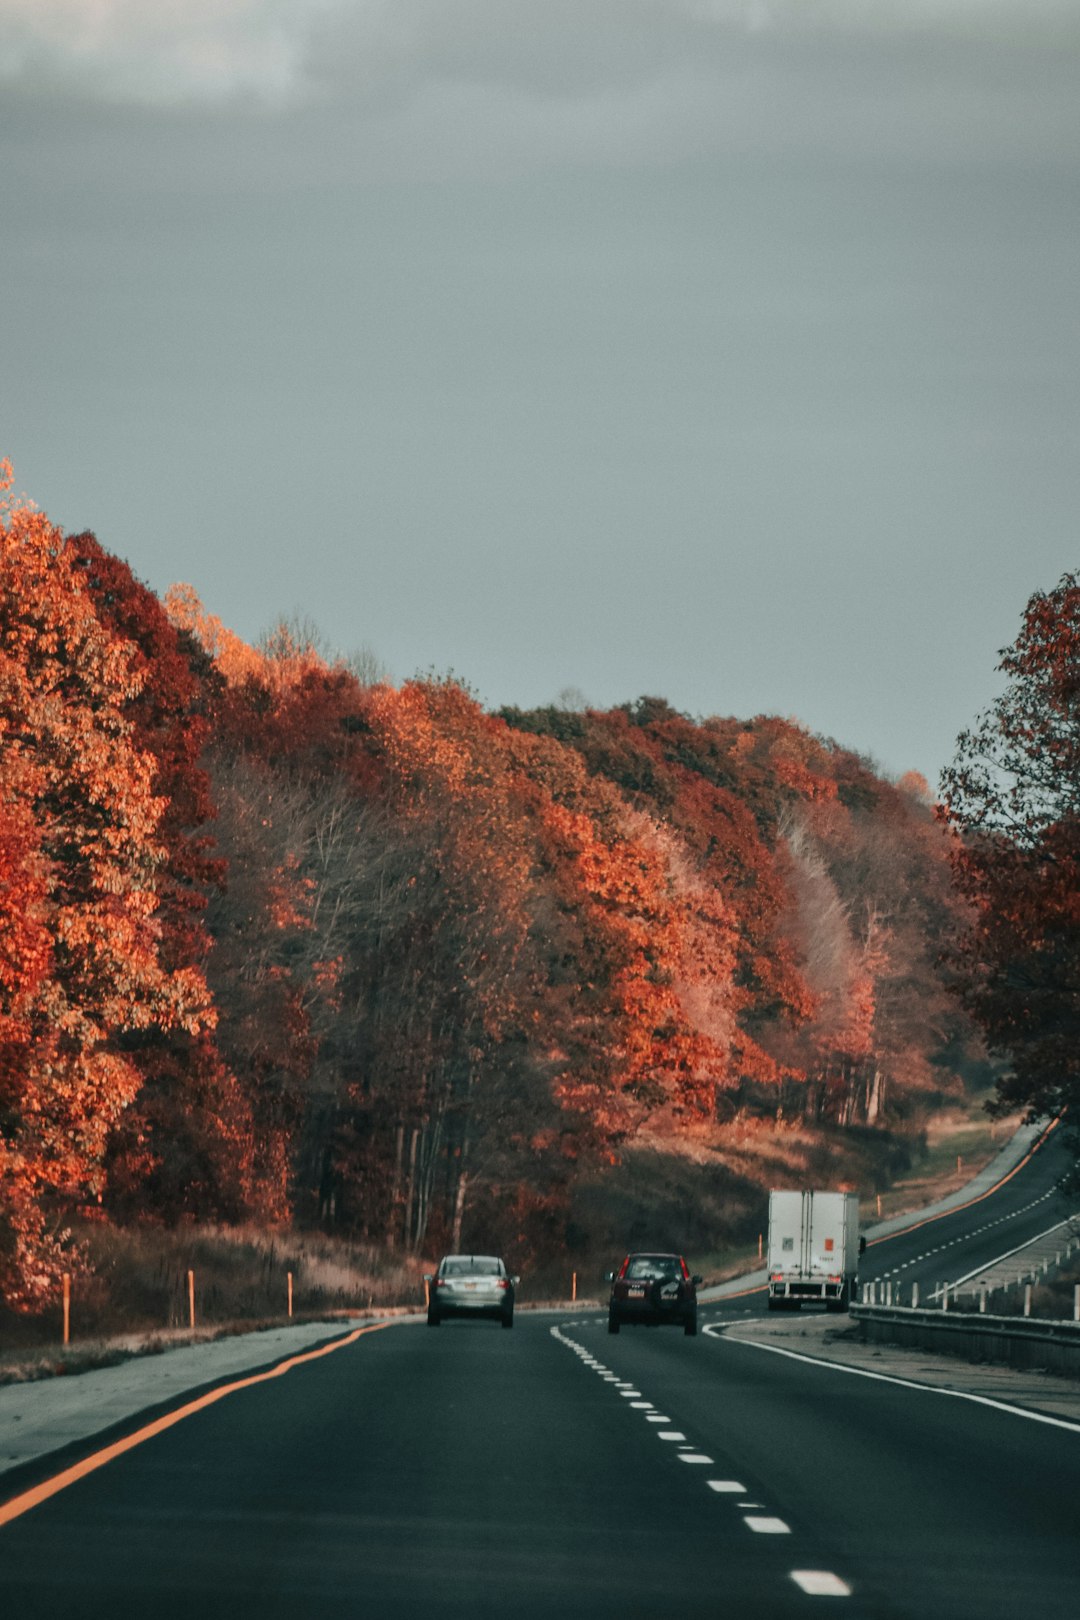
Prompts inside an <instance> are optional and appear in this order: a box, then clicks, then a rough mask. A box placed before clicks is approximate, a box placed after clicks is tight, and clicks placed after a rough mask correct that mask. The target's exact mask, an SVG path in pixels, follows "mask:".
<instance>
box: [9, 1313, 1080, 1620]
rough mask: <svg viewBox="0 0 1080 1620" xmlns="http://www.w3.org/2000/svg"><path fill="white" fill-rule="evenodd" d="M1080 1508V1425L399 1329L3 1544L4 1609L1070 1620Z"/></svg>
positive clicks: (242, 1395)
mask: <svg viewBox="0 0 1080 1620" xmlns="http://www.w3.org/2000/svg"><path fill="white" fill-rule="evenodd" d="M1078 1503H1080V1427H1078V1426H1073V1425H1054V1424H1050V1423H1046V1422H1037V1421H1034V1420H1033V1419H1032V1418H1030V1417H1025V1416H1023V1415H1020V1414H1018V1413H1017V1414H1014V1413H1010V1412H1002V1411H998V1410H996V1409H994V1408H991V1407H984V1406H981V1405H978V1404H975V1403H971V1402H961V1401H959V1400H956V1399H950V1398H946V1397H942V1396H941V1395H938V1394H935V1393H932V1392H929V1391H924V1390H917V1389H911V1388H906V1387H904V1386H902V1385H899V1384H891V1383H886V1382H879V1381H876V1380H866V1379H859V1378H854V1377H851V1376H847V1375H845V1374H843V1373H842V1372H840V1371H838V1370H837V1369H835V1368H828V1367H820V1366H814V1365H809V1364H806V1363H804V1362H800V1361H794V1360H789V1359H787V1358H783V1357H779V1356H772V1355H764V1354H762V1353H760V1352H759V1351H755V1350H754V1349H753V1348H752V1347H750V1346H747V1345H742V1344H737V1343H734V1342H732V1341H730V1340H727V1339H725V1338H723V1337H713V1336H712V1335H711V1334H704V1333H703V1334H701V1335H699V1336H698V1338H696V1339H686V1338H685V1337H684V1336H683V1335H682V1334H681V1333H680V1332H677V1331H675V1330H672V1329H657V1330H649V1329H645V1328H640V1329H635V1330H628V1331H627V1332H625V1333H623V1334H620V1335H619V1336H618V1338H612V1337H610V1336H609V1335H608V1334H607V1332H606V1331H605V1326H604V1323H603V1319H602V1318H600V1317H597V1316H595V1315H593V1316H591V1317H587V1318H579V1319H571V1321H569V1322H566V1323H562V1322H560V1321H558V1320H557V1319H553V1318H546V1317H541V1316H533V1317H527V1316H522V1317H520V1318H519V1321H518V1325H517V1326H516V1327H515V1329H514V1332H513V1333H512V1334H509V1333H505V1332H503V1331H502V1330H501V1329H500V1328H499V1327H498V1325H497V1324H492V1323H486V1322H477V1323H472V1322H465V1321H462V1322H451V1323H447V1324H445V1325H444V1326H443V1327H442V1328H440V1330H439V1331H438V1332H437V1333H432V1332H429V1331H428V1330H427V1329H426V1328H425V1327H423V1326H422V1325H414V1324H402V1325H395V1326H392V1327H389V1328H387V1329H385V1330H382V1331H377V1332H370V1333H367V1334H366V1335H365V1336H363V1337H362V1338H360V1339H358V1340H357V1341H356V1342H355V1343H353V1344H350V1345H348V1346H346V1347H345V1348H342V1349H340V1350H337V1351H335V1352H334V1353H332V1354H330V1355H327V1356H323V1357H322V1358H320V1359H317V1360H313V1361H311V1362H309V1363H305V1364H303V1365H300V1366H297V1367H295V1368H294V1369H293V1370H292V1371H290V1372H289V1373H287V1374H286V1375H285V1376H284V1377H282V1378H279V1379H275V1380H272V1381H268V1382H264V1383H260V1384H256V1385H254V1386H252V1387H249V1388H246V1389H242V1390H239V1391H237V1392H235V1393H233V1394H230V1395H228V1396H226V1397H225V1398H223V1399H221V1400H220V1401H218V1402H217V1403H216V1404H215V1405H213V1406H211V1407H208V1408H207V1409H205V1410H203V1411H200V1412H197V1413H195V1414H194V1415H192V1416H190V1417H188V1418H186V1419H184V1420H183V1421H181V1422H179V1423H177V1424H176V1425H175V1426H174V1427H172V1428H171V1429H169V1430H168V1431H167V1432H165V1433H162V1434H158V1435H156V1436H154V1437H152V1438H150V1439H148V1440H147V1441H146V1442H145V1443H143V1444H139V1445H136V1446H135V1447H134V1448H133V1449H131V1450H130V1451H128V1452H127V1453H126V1454H125V1455H123V1456H120V1457H119V1458H117V1459H116V1460H114V1461H111V1462H109V1463H108V1464H107V1465H106V1466H104V1467H102V1468H100V1469H98V1470H96V1471H95V1472H93V1473H91V1474H89V1475H87V1477H85V1478H83V1479H81V1480H79V1481H77V1482H76V1483H74V1484H72V1485H70V1486H69V1487H68V1488H66V1489H64V1490H61V1491H59V1492H58V1493H57V1494H56V1495H54V1496H53V1497H51V1498H50V1499H48V1500H46V1501H44V1502H42V1503H41V1504H40V1505H38V1506H35V1507H32V1508H30V1509H29V1511H27V1512H25V1513H23V1514H21V1515H20V1516H19V1517H17V1518H14V1519H13V1520H12V1521H11V1522H10V1523H8V1524H6V1525H4V1526H3V1527H2V1528H0V1612H3V1613H4V1614H10V1615H12V1616H19V1617H20V1620H29V1617H31V1616H33V1617H39V1616H40V1617H46V1616H48V1617H58V1616H75V1615H79V1616H82V1617H94V1616H98V1615H101V1616H110V1617H121V1616H128V1615H132V1616H134V1615H140V1616H151V1615H153V1616H162V1615H165V1616H174V1615H177V1616H178V1615H193V1616H196V1617H205V1616H218V1615H226V1614H228V1615H231V1616H236V1615H244V1616H246V1615H252V1616H268V1617H269V1616H285V1615H288V1616H311V1615H318V1614H322V1613H332V1614H335V1615H347V1616H354V1615H355V1616H396V1615H400V1616H413V1615H435V1616H442V1615H446V1616H465V1615H478V1616H486V1615H500V1616H501V1615H504V1614H508V1615H512V1616H515V1617H520V1620H526V1617H528V1620H532V1617H540V1616H544V1617H545V1620H547V1617H550V1616H552V1615H556V1616H565V1617H570V1616H586V1615H588V1616H608V1615H611V1616H614V1615H619V1616H627V1615H630V1616H656V1615H668V1614H680V1615H681V1614H687V1615H702V1616H706V1615H709V1616H712V1615H725V1616H755V1617H756V1616H764V1617H771V1616H790V1615H805V1614H807V1613H825V1614H829V1613H843V1614H845V1615H847V1614H850V1615H852V1616H855V1615H858V1616H882V1617H884V1616H919V1617H925V1616H938V1615H942V1616H946V1615H947V1616H950V1617H964V1616H971V1617H972V1620H974V1617H976V1616H977V1617H978V1620H996V1617H999V1616H1000V1617H1001V1620H1006V1617H1008V1620H1016V1617H1017V1616H1019V1615H1022V1616H1028V1615H1038V1616H1040V1617H1044V1620H1051V1617H1057V1616H1060V1617H1062V1620H1065V1617H1066V1616H1067V1617H1068V1620H1075V1617H1076V1615H1077V1614H1080V1557H1078V1552H1077V1535H1076V1533H1077V1528H1078V1524H1077V1517H1078V1507H1077V1504H1078ZM819 1589H821V1590H819Z"/></svg>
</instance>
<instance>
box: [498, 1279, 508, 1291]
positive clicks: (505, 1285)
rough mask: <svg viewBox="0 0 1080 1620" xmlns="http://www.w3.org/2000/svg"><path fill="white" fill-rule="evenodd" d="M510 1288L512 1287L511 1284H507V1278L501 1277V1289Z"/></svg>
mask: <svg viewBox="0 0 1080 1620" xmlns="http://www.w3.org/2000/svg"><path fill="white" fill-rule="evenodd" d="M509 1286H510V1284H509V1283H508V1282H507V1280H506V1278H505V1277H500V1278H499V1287H500V1288H509Z"/></svg>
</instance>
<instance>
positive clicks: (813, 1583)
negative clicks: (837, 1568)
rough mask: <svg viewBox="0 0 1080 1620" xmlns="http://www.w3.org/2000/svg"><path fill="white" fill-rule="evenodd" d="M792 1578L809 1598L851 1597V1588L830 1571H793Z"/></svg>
mask: <svg viewBox="0 0 1080 1620" xmlns="http://www.w3.org/2000/svg"><path fill="white" fill-rule="evenodd" d="M791 1578H792V1580H793V1581H794V1582H795V1585H796V1586H801V1587H802V1589H803V1591H804V1592H805V1593H807V1595H808V1596H809V1597H850V1596H851V1587H850V1586H848V1584H847V1582H846V1581H842V1580H841V1579H840V1577H839V1575H834V1574H833V1573H832V1571H831V1570H828V1569H793V1570H792V1572H791Z"/></svg>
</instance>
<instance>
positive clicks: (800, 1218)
mask: <svg viewBox="0 0 1080 1620" xmlns="http://www.w3.org/2000/svg"><path fill="white" fill-rule="evenodd" d="M863 1247H865V1244H861V1243H860V1240H859V1200H858V1198H857V1197H856V1195H855V1194H854V1193H839V1192H782V1191H779V1190H775V1191H773V1192H771V1193H770V1194H769V1309H770V1311H781V1310H792V1311H797V1310H798V1309H799V1307H800V1305H802V1304H803V1302H804V1301H805V1300H809V1301H811V1302H813V1303H821V1304H823V1305H824V1306H825V1309H826V1310H829V1311H846V1310H847V1308H848V1305H849V1304H850V1302H851V1300H852V1299H853V1298H854V1295H855V1273H856V1271H857V1270H858V1265H859V1255H860V1253H861V1252H862V1249H863Z"/></svg>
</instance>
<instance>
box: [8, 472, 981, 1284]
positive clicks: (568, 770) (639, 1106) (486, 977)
mask: <svg viewBox="0 0 1080 1620" xmlns="http://www.w3.org/2000/svg"><path fill="white" fill-rule="evenodd" d="M5 487H6V488H10V470H8V477H7V482H6V485H5ZM0 543H2V550H0V736H2V753H0V1197H2V1212H0V1284H2V1289H3V1294H4V1297H5V1299H6V1300H7V1301H8V1303H9V1304H15V1305H17V1306H19V1307H21V1308H24V1309H34V1308H36V1306H37V1305H38V1304H39V1303H40V1302H41V1301H42V1300H43V1299H44V1298H45V1297H46V1296H47V1294H48V1293H49V1291H50V1290H51V1289H52V1287H53V1285H54V1282H55V1278H56V1275H57V1273H58V1271H59V1270H61V1269H64V1268H69V1267H70V1265H71V1254H70V1243H69V1232H68V1223H69V1221H70V1220H71V1219H72V1218H73V1217H74V1216H75V1215H77V1214H81V1215H82V1216H84V1217H85V1215H86V1214H87V1212H92V1213H94V1214H95V1215H97V1216H98V1217H99V1218H101V1219H106V1220H111V1221H115V1222H130V1221H134V1220H143V1221H145V1220H155V1221H160V1222H163V1223H174V1222H176V1221H178V1220H182V1219H192V1220H196V1221H202V1220H211V1219H213V1220H224V1221H227V1222H239V1221H247V1220H255V1221H258V1222H260V1223H263V1224H266V1225H284V1224H288V1223H299V1224H300V1225H309V1226H315V1225H319V1226H321V1227H323V1228H324V1229H327V1230H337V1231H340V1232H342V1233H347V1234H350V1235H359V1236H364V1237H366V1238H368V1239H370V1240H373V1241H376V1242H378V1243H381V1244H384V1245H386V1246H387V1247H390V1248H396V1249H398V1250H399V1251H402V1252H406V1251H415V1252H419V1251H421V1250H422V1251H424V1252H432V1251H433V1250H435V1249H437V1248H439V1247H441V1246H443V1245H450V1244H457V1243H458V1242H459V1241H461V1240H462V1239H464V1240H466V1241H468V1240H469V1239H470V1236H471V1234H478V1235H479V1234H481V1233H482V1234H484V1241H485V1243H486V1244H487V1243H491V1242H498V1243H500V1244H502V1245H503V1246H504V1247H507V1248H512V1249H513V1250H514V1252H515V1253H516V1254H517V1255H518V1256H519V1257H521V1258H522V1259H526V1258H530V1257H542V1256H543V1255H545V1254H550V1253H552V1252H557V1250H558V1248H559V1246H560V1244H561V1243H562V1242H563V1241H564V1237H565V1224H566V1220H567V1212H568V1209H569V1202H570V1197H571V1192H572V1189H573V1186H574V1184H575V1181H576V1179H577V1178H579V1177H581V1176H582V1175H583V1174H585V1173H588V1174H590V1175H594V1174H595V1173H596V1172H597V1169H598V1167H602V1166H604V1165H614V1164H616V1163H617V1162H618V1161H619V1160H620V1158H622V1157H623V1156H624V1155H625V1154H626V1153H627V1152H628V1151H631V1150H632V1148H633V1144H634V1143H635V1141H636V1140H638V1139H639V1138H640V1137H641V1135H642V1133H644V1132H648V1133H649V1136H650V1139H651V1140H655V1139H656V1138H657V1136H660V1137H664V1136H667V1137H670V1138H672V1139H677V1138H678V1137H679V1135H680V1132H686V1131H687V1130H688V1129H690V1128H691V1127H692V1126H694V1125H695V1124H696V1123H698V1122H702V1121H710V1122H714V1123H715V1125H716V1127H717V1129H718V1130H720V1131H721V1132H722V1130H723V1128H724V1126H725V1123H726V1122H728V1121H730V1120H732V1119H734V1118H735V1117H736V1116H740V1117H745V1116H746V1115H747V1114H748V1113H750V1114H753V1115H756V1116H758V1117H759V1118H761V1119H763V1120H765V1121H767V1122H769V1123H770V1128H774V1129H776V1130H781V1129H783V1128H784V1126H785V1125H786V1123H787V1122H788V1121H790V1120H792V1119H793V1118H794V1119H801V1120H807V1121H828V1122H831V1123H832V1124H834V1125H840V1126H850V1125H861V1126H867V1125H869V1126H880V1125H883V1124H885V1123H886V1122H889V1123H890V1124H891V1125H893V1126H894V1127H895V1126H897V1125H898V1124H899V1125H901V1126H903V1125H904V1124H906V1125H907V1126H909V1127H910V1128H915V1127H916V1126H917V1124H918V1122H919V1120H920V1118H921V1117H922V1116H923V1115H924V1114H925V1112H926V1111H927V1110H929V1109H931V1108H932V1107H933V1106H934V1105H935V1104H937V1103H939V1102H940V1100H941V1099H942V1098H943V1097H945V1096H948V1095H950V1094H955V1093H956V1091H957V1090H958V1089H959V1088H960V1087H961V1085H962V1084H963V1080H964V1077H965V1074H970V1073H971V1072H973V1070H974V1067H975V1066H976V1065H977V1064H978V1061H979V1055H978V1048H977V1046H976V1044H975V1042H974V1038H973V1036H972V1033H971V1028H970V1026H969V1024H968V1023H967V1021H966V1015H965V1014H964V1013H963V1011H962V1010H961V1008H960V1005H959V1003H958V1002H957V1001H955V1000H954V999H952V998H951V997H950V996H949V995H948V994H947V990H946V986H945V984H944V981H943V976H942V969H941V968H940V966H939V965H938V953H939V948H940V944H941V941H942V939H943V937H945V936H946V935H947V934H948V932H949V930H950V928H951V926H952V923H953V921H954V919H955V918H956V916H957V908H958V905H959V902H958V901H957V899H956V898H955V896H954V894H953V891H952V890H951V888H950V882H949V860H948V840H949V835H948V834H947V833H946V832H945V831H944V830H943V828H942V826H941V825H940V823H939V821H938V820H937V819H936V818H935V815H934V811H933V807H932V805H931V803H930V797H929V794H928V792H927V789H926V785H925V783H924V782H922V780H921V779H918V778H910V779H904V780H902V781H900V782H899V783H893V782H889V781H885V780H883V779H882V778H881V777H880V776H879V775H877V774H876V773H875V771H874V770H873V768H872V767H871V765H870V764H868V763H867V762H866V761H865V760H862V759H860V758H858V757H856V756H854V755H853V754H851V753H849V752H847V751H845V750H844V749H843V748H841V747H839V746H838V745H837V744H835V743H833V742H830V741H825V740H822V739H820V738H817V737H813V736H810V735H808V734H807V733H806V732H805V731H803V730H802V729H800V727H799V726H798V725H797V724H795V723H794V722H790V721H784V720H779V719H775V718H766V719H760V718H759V719H756V720H749V721H741V720H733V719H708V720H704V721H695V720H691V719H688V718H687V717H685V716H683V715H680V714H678V713H675V712H674V711H673V710H672V709H670V708H669V707H668V706H667V704H665V703H664V702H663V701H662V700H660V699H654V698H643V699H640V700H638V701H637V702H634V703H631V704H628V705H626V706H623V707H619V708H617V709H614V710H611V711H609V712H603V713H601V712H596V711H592V710H587V711H584V712H571V711H569V710H567V709H561V708H551V709H543V710H536V711H531V712H521V711H518V710H509V709H508V710H504V711H502V712H499V713H488V712H485V710H484V709H483V708H482V707H481V705H480V704H479V703H478V702H477V701H476V700H475V699H474V698H473V697H472V696H471V695H470V694H469V692H468V691H467V690H466V689H464V688H463V687H462V686H461V685H459V684H458V683H456V682H455V681H453V680H450V679H444V680H440V679H425V680H415V681H410V682H408V683H406V684H405V685H403V686H402V687H400V688H395V687H393V686H391V685H389V684H385V683H383V684H378V683H376V684H373V683H372V682H371V681H370V680H365V679H363V678H362V677H361V676H360V675H358V674H357V673H356V672H355V671H354V669H352V668H351V667H350V666H349V665H347V664H346V663H343V662H334V661H332V660H329V659H327V658H326V657H324V656H322V655H320V654H319V652H318V651H317V650H316V649H315V647H313V646H312V645H310V644H309V642H308V641H307V639H305V638H304V637H302V636H297V635H296V634H295V633H290V631H289V629H288V627H287V626H284V625H283V626H280V627H278V629H277V631H275V632H274V633H273V634H272V635H270V636H268V637H267V638H266V642H265V644H264V645H261V646H260V647H251V646H248V645H246V644H244V643H243V642H241V641H240V640H239V639H238V638H237V637H236V636H234V635H232V634H231V633H230V632H229V631H228V630H227V629H226V628H225V627H224V626H223V625H221V624H220V623H219V622H218V621H217V620H216V619H215V618H214V617H213V615H212V614H211V613H209V612H207V611H206V610H205V609H204V608H203V606H202V605H201V604H200V602H199V601H198V600H197V598H196V597H195V595H194V593H193V592H192V591H191V590H190V589H189V588H187V587H179V588H177V589H175V590H173V591H172V592H170V593H169V594H168V596H167V597H166V599H165V600H164V601H161V600H159V599H158V598H157V597H156V596H155V595H154V594H153V593H152V592H151V591H149V590H148V589H147V588H146V587H144V586H143V585H141V584H140V583H139V582H138V581H137V580H136V579H135V578H133V576H132V574H131V572H130V570H129V569H128V568H127V566H126V565H125V564H124V563H122V562H120V561H119V560H118V559H117V558H115V557H112V556H110V555H109V553H108V552H107V551H105V550H104V549H103V548H102V547H101V546H100V545H99V544H98V543H97V542H96V541H95V539H94V538H93V537H92V536H90V535H88V534H83V535H77V536H74V537H71V538H66V537H64V536H62V535H61V534H60V533H59V532H58V531H57V530H56V529H55V528H54V527H53V526H52V525H50V523H49V522H48V520H47V519H46V518H45V517H44V516H43V515H42V514H41V513H39V512H37V511H35V510H33V509H32V508H29V507H27V506H25V505H20V504H18V503H14V502H11V501H10V500H9V502H8V504H7V507H6V510H5V513H4V518H3V529H2V535H0ZM795 696H796V697H797V695H795Z"/></svg>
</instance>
